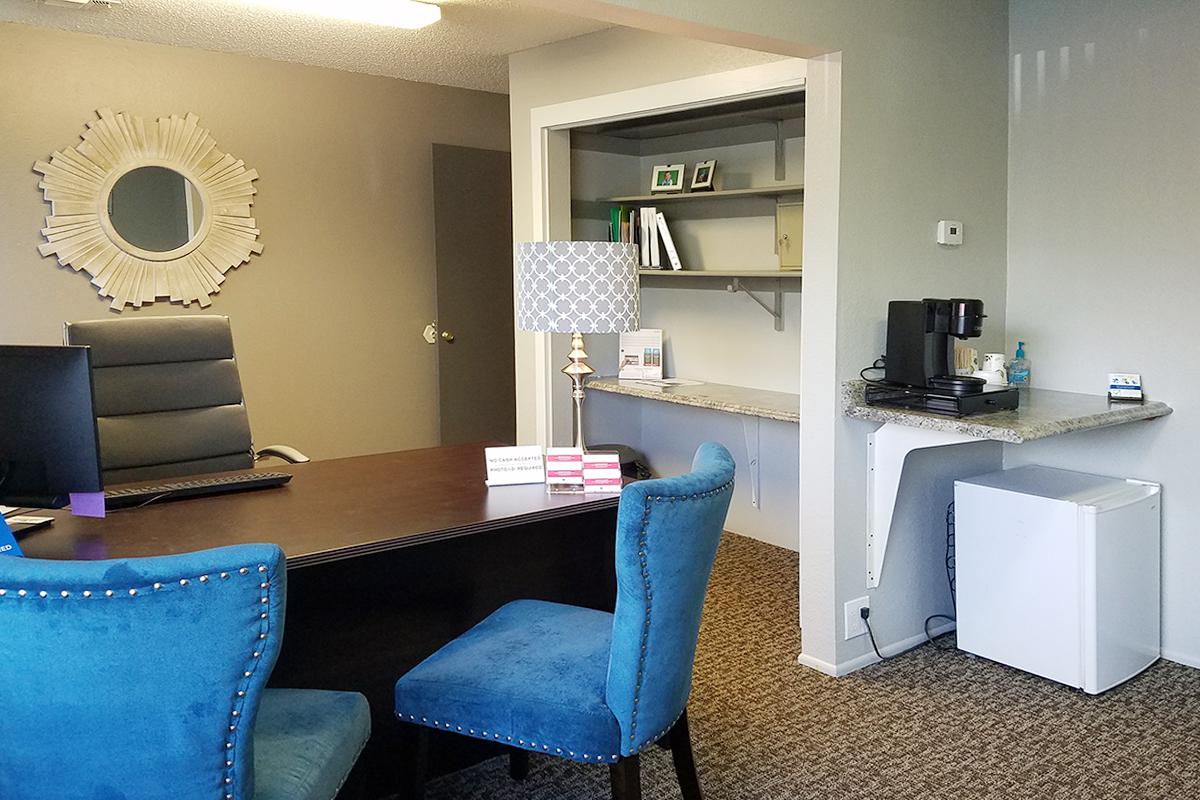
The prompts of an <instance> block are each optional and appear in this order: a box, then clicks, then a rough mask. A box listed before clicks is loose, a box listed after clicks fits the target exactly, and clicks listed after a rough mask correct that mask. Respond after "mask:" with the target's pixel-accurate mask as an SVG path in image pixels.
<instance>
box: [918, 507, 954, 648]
mask: <svg viewBox="0 0 1200 800" xmlns="http://www.w3.org/2000/svg"><path fill="white" fill-rule="evenodd" d="M954 534H955V528H954V503H953V502H951V503H950V505H948V506H946V583H947V584H948V585H949V587H950V605H951V606H954V607H955V608H957V606H958V595H957V591H956V590H957V585H956V581H957V577H958V574H957V572H956V570H955V568H954V554H955V547H954V544H955V543H954ZM935 619H945V620H949V621H950V622H957V621H958V620H957V619H956V618H954V617H952V616H950V615H948V614H931V615H930V616H928V617H926V618H925V638H926V639H927V640H928V641H929V642H930V643H933V642H936V641H937V640H938V639H940V638H942V636H946V635H948V634H949V633H950V632H949V631H947V632H946V633H943V634H942V635H941V636H932V635H931V634H930V633H929V623H930V622H932V621H933V620H935ZM936 646H937V648H938V649H939V650H953V649H955V648H954V647H953V646H951V647H942V646H941V645H936Z"/></svg>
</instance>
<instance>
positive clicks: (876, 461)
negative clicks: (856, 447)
mask: <svg viewBox="0 0 1200 800" xmlns="http://www.w3.org/2000/svg"><path fill="white" fill-rule="evenodd" d="M979 441H983V440H982V439H978V438H976V437H974V436H967V435H965V434H961V433H949V432H946V431H937V430H929V429H928V428H914V427H912V426H909V425H900V424H897V423H895V422H885V423H884V424H883V425H882V426H881V427H880V428H879V429H878V430H877V431H875V432H874V433H871V434H869V435H868V436H867V586H869V587H871V588H875V587H877V586H879V576H880V573H881V572H882V571H883V557H884V555H885V554H886V552H887V542H888V535H889V534H890V533H891V529H892V516H893V514H895V511H896V494H897V493H898V492H899V490H900V479H901V477H902V476H903V474H904V465H905V462H906V461H907V460H908V454H909V453H911V452H912V451H914V450H925V449H927V448H930V447H946V446H949V445H955V444H966V443H968V442H979Z"/></svg>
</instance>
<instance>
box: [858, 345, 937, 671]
mask: <svg viewBox="0 0 1200 800" xmlns="http://www.w3.org/2000/svg"><path fill="white" fill-rule="evenodd" d="M867 369H871V367H867ZM863 371H864V372H865V371H866V370H863ZM954 535H955V526H954V503H953V502H952V503H950V505H948V506H946V583H947V584H948V585H949V587H950V602H951V604H952V605H955V606H957V602H958V597H957V592H956V588H957V587H956V584H955V581H956V578H957V573H956V571H955V564H954V554H955V549H954ZM858 614H859V616H860V617H862V621H863V624H864V625H866V626H867V635H868V636H869V637H871V649H872V650H874V651H875V655H876V656H878V657H879V660H880V661H891V660H892V659H893V658H896V657H897V656H902V655H904V654H905V653H908V652H911V651H912V650H915V649H917V648H918V647H920V646H921V645H923V644H925V643H926V642H928V643H930V644H933V645H934V646H935V647H937V649H939V650H954V649H955V648H954V647H953V646H951V647H942V646H941V645H939V644H936V642H937V640H938V639H940V638H942V636H946V635H948V634H949V631H947V632H946V633H943V634H941V635H940V636H933V635H932V634H931V633H930V632H929V623H931V622H933V621H934V620H935V619H944V620H949V621H950V622H957V619H956V618H954V617H952V616H950V615H949V614H930V615H929V616H928V617H926V618H925V624H924V626H923V628H924V630H925V642H921V644H915V645H913V646H912V647H909V648H907V649H905V650H901V651H900V652H899V653H893V654H892V655H890V656H885V655H884V654H883V653H881V652H880V651H879V645H877V644H876V643H875V632H874V631H873V630H871V619H870V617H871V609H869V608H860V609H859V610H858Z"/></svg>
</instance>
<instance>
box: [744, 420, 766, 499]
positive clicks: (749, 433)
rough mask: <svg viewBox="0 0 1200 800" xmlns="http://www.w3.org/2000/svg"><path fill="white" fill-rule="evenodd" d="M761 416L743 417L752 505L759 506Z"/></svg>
mask: <svg viewBox="0 0 1200 800" xmlns="http://www.w3.org/2000/svg"><path fill="white" fill-rule="evenodd" d="M760 422H761V418H760V417H742V435H743V437H745V439H746V461H747V464H748V465H749V467H750V505H752V506H754V507H755V508H758V505H759V499H758V490H759V479H758V476H759V469H758V467H759V448H758V429H759V423H760Z"/></svg>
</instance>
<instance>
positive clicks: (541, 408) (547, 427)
mask: <svg viewBox="0 0 1200 800" xmlns="http://www.w3.org/2000/svg"><path fill="white" fill-rule="evenodd" d="M807 76H808V62H807V61H805V60H804V59H799V58H785V59H782V60H780V61H772V62H770V63H767V64H760V65H758V66H753V67H743V68H741V69H734V70H729V71H727V72H717V73H713V74H711V75H701V76H698V77H695V78H685V79H683V80H677V81H670V82H668V83H659V84H655V85H652V86H642V87H638V88H636V89H627V90H625V91H620V92H612V93H610V94H602V95H596V96H594V97H586V98H582V99H579V100H570V101H567V102H563V103H555V104H553V105H547V106H538V107H536V108H533V109H530V112H529V129H530V134H531V140H532V141H531V143H530V144H531V151H530V152H531V158H530V165H531V167H532V170H533V174H532V179H533V180H532V182H531V186H532V187H533V204H532V208H533V219H532V222H533V226H532V230H533V231H534V236H535V238H537V239H539V240H543V241H544V240H548V239H550V238H551V219H552V216H553V214H552V211H553V208H554V206H553V204H552V200H553V201H556V202H559V203H563V202H566V203H569V201H570V196H569V195H570V192H569V191H568V192H566V194H565V195H564V196H561V197H559V196H555V197H552V195H554V190H555V188H558V189H559V190H561V188H562V187H563V186H564V183H565V180H564V179H565V178H567V177H569V176H563V175H557V176H554V177H553V178H552V176H551V172H552V170H551V168H550V165H551V162H552V161H553V160H554V157H553V156H554V153H553V150H554V146H555V145H558V146H559V147H562V146H563V145H564V143H565V141H566V137H567V136H568V134H567V132H566V131H567V129H569V128H573V127H576V126H579V125H590V124H596V123H602V122H612V121H614V120H620V119H629V118H631V117H640V116H644V115H646V114H661V113H667V112H670V111H677V110H680V109H684V108H693V107H696V106H706V105H714V104H716V103H723V102H728V101H732V100H743V99H747V98H752V97H764V96H769V95H773V94H781V93H783V92H787V91H793V90H797V89H803V88H804V86H805V81H806V79H807ZM556 137H560V138H558V139H557V141H556ZM533 336H534V374H533V375H532V376H531V377H532V380H533V385H534V392H533V397H534V404H535V406H534V407H535V415H536V416H535V420H536V422H535V426H536V431H535V433H536V438H537V443H538V444H539V445H541V446H542V447H549V446H551V445H553V444H554V394H553V386H554V384H553V383H552V373H553V372H554V371H553V370H552V369H551V362H552V356H551V353H550V341H551V339H550V334H547V333H535V334H533ZM529 377H530V376H524V375H521V376H518V380H528V379H529ZM564 385H565V384H564Z"/></svg>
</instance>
